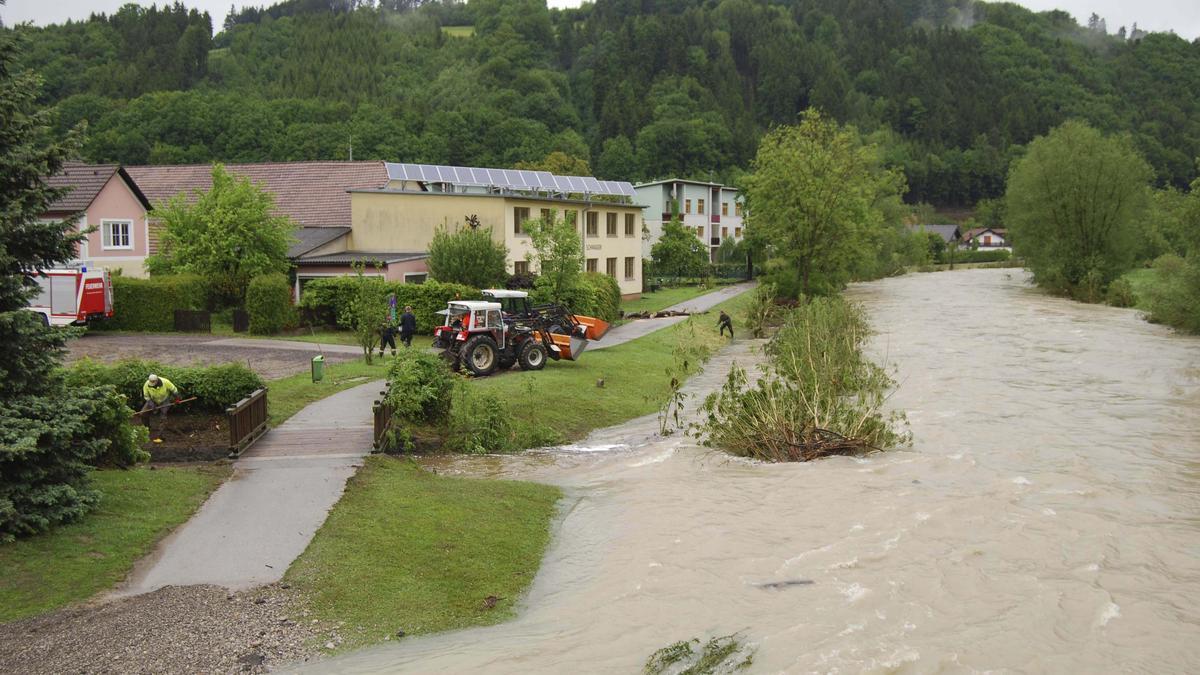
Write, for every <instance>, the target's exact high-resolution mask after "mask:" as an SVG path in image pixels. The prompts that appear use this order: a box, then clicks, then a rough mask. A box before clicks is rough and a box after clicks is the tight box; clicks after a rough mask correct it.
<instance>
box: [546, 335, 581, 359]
mask: <svg viewBox="0 0 1200 675" xmlns="http://www.w3.org/2000/svg"><path fill="white" fill-rule="evenodd" d="M549 335H550V341H551V343H553V347H552V348H551V349H550V357H551V358H553V359H566V360H567V361H574V360H575V359H577V358H579V355H580V354H582V353H583V350H584V349H585V348H587V343H588V341H587V340H585V339H583V338H581V337H579V336H572V335H563V334H561V333H549Z"/></svg>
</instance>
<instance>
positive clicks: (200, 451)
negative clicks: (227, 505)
mask: <svg viewBox="0 0 1200 675" xmlns="http://www.w3.org/2000/svg"><path fill="white" fill-rule="evenodd" d="M144 417H146V415H142V416H139V417H135V418H134V420H136V421H138V422H143V423H144V421H145V420H144V419H143V418H144ZM149 422H150V424H151V427H150V428H151V429H152V430H153V431H154V432H157V435H158V436H159V437H160V438H162V442H161V443H155V442H154V441H153V438H152V439H151V440H150V441H148V442H147V443H146V445H145V450H146V451H147V452H149V453H150V461H152V462H198V461H207V460H213V459H221V458H223V457H226V456H227V455H228V454H229V427H228V426H227V425H228V422H227V421H226V419H225V416H224V415H205V414H169V415H167V417H166V420H163V419H162V418H160V417H158V416H157V415H156V416H154V419H152V420H149Z"/></svg>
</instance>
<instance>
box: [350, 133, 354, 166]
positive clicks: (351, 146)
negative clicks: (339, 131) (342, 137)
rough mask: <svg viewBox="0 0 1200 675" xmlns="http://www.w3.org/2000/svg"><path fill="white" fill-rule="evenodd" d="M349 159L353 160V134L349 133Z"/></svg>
mask: <svg viewBox="0 0 1200 675" xmlns="http://www.w3.org/2000/svg"><path fill="white" fill-rule="evenodd" d="M350 161H351V162H353V161H354V134H350Z"/></svg>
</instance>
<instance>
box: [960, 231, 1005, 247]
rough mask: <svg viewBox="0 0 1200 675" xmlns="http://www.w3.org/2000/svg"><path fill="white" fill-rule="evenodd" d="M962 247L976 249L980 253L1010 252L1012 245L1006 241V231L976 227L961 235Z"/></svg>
mask: <svg viewBox="0 0 1200 675" xmlns="http://www.w3.org/2000/svg"><path fill="white" fill-rule="evenodd" d="M962 242H963V245H964V246H967V247H970V248H978V249H979V250H980V251H1011V250H1012V244H1011V243H1009V241H1008V230H1005V229H997V228H991V227H976V228H974V229H971V230H967V231H966V232H964V233H963V236H962Z"/></svg>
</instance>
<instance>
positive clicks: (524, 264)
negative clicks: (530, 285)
mask: <svg viewBox="0 0 1200 675" xmlns="http://www.w3.org/2000/svg"><path fill="white" fill-rule="evenodd" d="M513 274H529V261H528V260H518V261H516V262H515V263H513Z"/></svg>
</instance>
